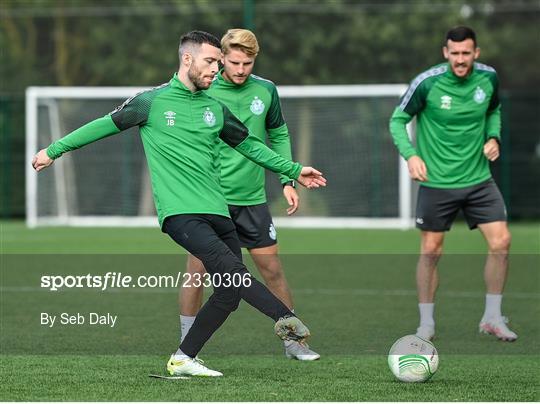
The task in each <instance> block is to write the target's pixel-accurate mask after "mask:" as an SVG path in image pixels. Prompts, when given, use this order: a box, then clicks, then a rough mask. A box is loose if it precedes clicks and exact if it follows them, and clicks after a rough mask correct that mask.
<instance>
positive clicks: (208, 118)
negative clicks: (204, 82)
mask: <svg viewBox="0 0 540 404" xmlns="http://www.w3.org/2000/svg"><path fill="white" fill-rule="evenodd" d="M203 121H204V123H205V124H207V125H208V126H214V125H215V124H216V116H215V115H214V113H213V112H212V111H210V108H206V111H204V114H203Z"/></svg>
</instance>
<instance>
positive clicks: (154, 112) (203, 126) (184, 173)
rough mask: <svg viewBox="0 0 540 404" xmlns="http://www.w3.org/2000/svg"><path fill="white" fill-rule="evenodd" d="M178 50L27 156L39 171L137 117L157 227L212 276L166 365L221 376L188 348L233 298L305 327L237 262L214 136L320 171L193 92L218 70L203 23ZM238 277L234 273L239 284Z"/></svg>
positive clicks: (291, 167)
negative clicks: (209, 290) (161, 73)
mask: <svg viewBox="0 0 540 404" xmlns="http://www.w3.org/2000/svg"><path fill="white" fill-rule="evenodd" d="M179 57H180V67H179V70H178V72H177V73H175V74H174V76H173V78H172V79H171V80H170V81H169V82H168V83H165V84H163V85H161V86H159V87H155V88H153V89H151V90H149V91H144V92H142V93H139V94H137V95H136V96H134V97H132V98H130V99H128V100H127V101H126V102H124V103H123V104H122V105H121V106H119V107H118V108H117V109H115V110H114V111H113V112H111V113H110V114H108V115H106V116H104V117H102V118H99V119H96V120H94V121H92V122H90V123H88V124H86V125H84V126H82V127H81V128H79V129H77V130H75V131H74V132H72V133H70V134H69V135H67V136H66V137H64V138H62V139H60V140H59V141H56V142H54V143H52V144H51V145H50V146H49V147H48V148H46V149H42V150H40V151H39V152H38V153H37V154H36V156H34V158H33V160H32V165H33V167H34V168H35V169H36V170H37V171H41V170H42V169H44V168H46V167H48V166H50V165H51V164H52V163H53V161H54V159H57V158H59V157H60V156H61V155H62V154H63V153H65V152H68V151H71V150H75V149H78V148H80V147H82V146H84V145H86V144H89V143H91V142H94V141H96V140H99V139H102V138H104V137H107V136H110V135H114V134H116V133H118V132H120V131H122V130H124V129H127V128H129V127H132V126H136V125H137V126H139V128H140V133H141V137H142V141H143V145H144V150H145V154H146V159H147V162H148V167H149V171H150V176H151V180H152V187H153V194H154V202H155V204H156V209H157V214H158V220H159V224H160V226H161V229H162V230H163V231H164V232H166V233H167V234H168V235H169V236H170V237H171V238H172V239H173V240H174V241H176V242H177V243H178V244H180V245H181V246H182V247H184V248H185V249H186V250H187V251H189V252H190V253H191V254H193V255H194V256H196V257H197V258H199V259H200V260H201V261H202V262H203V264H204V266H205V268H206V270H207V271H208V272H209V273H210V274H212V276H213V279H216V276H217V280H216V283H215V284H214V293H213V295H212V296H211V297H210V299H209V300H208V301H207V303H206V304H205V305H204V306H203V308H202V309H201V310H200V311H199V313H198V315H197V318H196V319H195V322H194V324H193V326H192V328H191V330H190V332H189V333H188V334H187V335H186V338H185V339H184V341H183V342H182V344H181V345H180V347H179V348H178V350H177V351H176V353H175V354H173V355H172V356H171V358H170V359H169V362H168V363H167V369H168V371H169V373H171V374H178V375H182V374H186V375H194V376H222V374H221V373H220V372H217V371H214V370H211V369H208V368H207V367H206V366H204V365H203V364H202V363H200V361H198V360H197V359H196V356H197V353H198V352H199V351H200V350H201V348H202V347H203V345H204V344H205V343H206V341H207V340H208V339H209V338H210V337H211V336H212V334H213V333H214V332H215V331H216V330H217V329H218V328H219V327H220V326H221V324H223V322H224V321H225V320H226V319H227V317H228V316H229V314H230V313H231V312H232V311H234V310H236V308H237V307H238V304H239V302H240V299H244V300H245V301H247V302H248V303H249V304H251V305H252V306H254V307H255V308H257V309H258V310H259V311H261V312H262V313H264V314H266V315H267V316H269V317H271V318H272V319H273V320H274V321H275V327H274V328H275V331H276V334H278V336H279V337H280V338H282V339H294V340H299V341H302V340H304V339H305V338H307V337H308V336H309V330H308V329H307V327H306V326H305V325H304V324H303V323H302V322H301V321H300V320H299V319H298V318H297V317H296V316H294V314H293V313H292V312H291V311H290V310H289V309H288V308H287V307H286V306H285V305H284V304H283V303H282V302H281V301H280V300H279V299H278V298H276V297H275V296H274V295H273V294H272V293H271V292H270V291H269V290H268V289H267V288H266V287H265V286H264V285H263V284H262V283H260V282H258V281H257V280H256V279H255V278H252V277H251V276H250V274H249V272H248V271H247V269H246V267H245V266H244V264H243V263H242V255H241V249H240V243H239V241H238V236H237V234H236V231H235V228H234V224H233V222H232V221H231V219H230V217H229V211H228V209H227V203H226V201H225V198H224V196H223V193H222V192H221V186H220V184H219V171H218V167H219V166H218V164H216V162H218V161H219V160H218V155H219V145H220V142H221V141H223V142H225V143H226V144H227V145H229V146H230V147H232V148H234V149H235V150H236V151H237V152H239V153H242V154H243V155H245V156H246V157H248V158H250V159H252V160H253V161H255V162H257V164H260V165H262V166H264V167H265V168H268V169H270V170H273V171H275V172H278V173H281V174H284V175H287V176H288V177H290V178H295V179H296V180H297V181H298V182H299V183H300V184H302V185H304V186H306V187H307V188H317V187H319V186H324V185H325V184H326V180H325V179H324V177H322V175H321V173H320V172H319V171H317V170H315V169H314V168H311V167H302V166H301V165H300V164H298V163H293V162H291V161H289V160H287V159H284V158H283V157H281V156H279V155H278V154H276V153H275V152H273V151H272V150H271V149H269V148H268V147H266V145H264V143H263V142H261V141H260V140H259V139H258V138H257V137H256V136H253V135H251V134H250V133H249V131H248V129H247V128H246V127H245V126H244V125H243V124H242V122H240V121H239V120H238V119H237V118H235V116H234V115H233V114H232V113H231V112H230V111H229V110H228V109H227V108H226V107H225V106H224V105H223V104H221V103H220V102H218V101H216V100H214V99H212V98H210V97H209V96H208V95H206V94H205V93H204V91H201V90H205V89H207V88H208V87H209V86H210V84H211V83H212V80H213V79H214V76H215V74H216V73H217V71H218V61H219V59H220V57H221V51H220V43H219V40H218V39H217V38H216V37H214V36H213V35H211V34H208V33H206V32H202V31H192V32H189V33H187V34H185V35H183V36H182V38H181V39H180V47H179ZM231 279H232V280H235V279H236V282H231ZM238 279H242V282H241V284H240V285H239V282H238Z"/></svg>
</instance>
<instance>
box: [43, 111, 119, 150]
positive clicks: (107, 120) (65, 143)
mask: <svg viewBox="0 0 540 404" xmlns="http://www.w3.org/2000/svg"><path fill="white" fill-rule="evenodd" d="M118 132H120V129H118V128H117V127H116V125H115V124H114V122H113V120H112V118H111V116H110V115H106V116H104V117H102V118H98V119H95V120H93V121H91V122H88V123H87V124H86V125H83V126H81V127H80V128H79V129H76V130H74V131H73V132H71V133H70V134H68V135H67V136H64V137H63V138H62V139H59V140H57V141H56V142H54V143H52V144H51V145H50V146H49V147H48V148H47V155H48V156H49V157H50V158H52V159H57V158H58V157H60V156H61V155H62V154H64V153H66V152H69V151H72V150H76V149H79V148H81V147H83V146H85V145H87V144H89V143H92V142H95V141H96V140H100V139H103V138H106V137H108V136H111V135H114V134H116V133H118Z"/></svg>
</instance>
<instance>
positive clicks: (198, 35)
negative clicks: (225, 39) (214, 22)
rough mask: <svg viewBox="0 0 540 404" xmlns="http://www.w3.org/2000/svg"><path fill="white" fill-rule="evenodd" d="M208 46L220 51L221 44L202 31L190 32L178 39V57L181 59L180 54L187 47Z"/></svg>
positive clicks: (212, 36)
mask: <svg viewBox="0 0 540 404" xmlns="http://www.w3.org/2000/svg"><path fill="white" fill-rule="evenodd" d="M205 43H207V44H209V45H212V46H214V47H216V48H218V49H221V43H220V42H219V39H217V38H216V37H215V36H214V35H212V34H209V33H208V32H204V31H190V32H188V33H186V34H184V35H182V37H181V38H180V46H179V47H178V55H179V56H180V57H182V53H183V52H184V50H185V49H186V47H188V46H193V45H199V46H200V45H202V44H205Z"/></svg>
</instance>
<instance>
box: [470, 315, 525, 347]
mask: <svg viewBox="0 0 540 404" xmlns="http://www.w3.org/2000/svg"><path fill="white" fill-rule="evenodd" d="M507 323H508V318H507V317H504V316H501V317H498V318H494V319H493V318H490V319H484V318H483V319H482V321H480V324H479V325H478V331H480V333H482V334H491V335H495V336H496V337H497V338H499V339H500V340H501V341H508V342H513V341H515V340H516V339H517V337H518V336H517V334H516V333H515V332H513V331H512V330H510V329H509V328H508V327H507V326H506V324H507Z"/></svg>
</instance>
